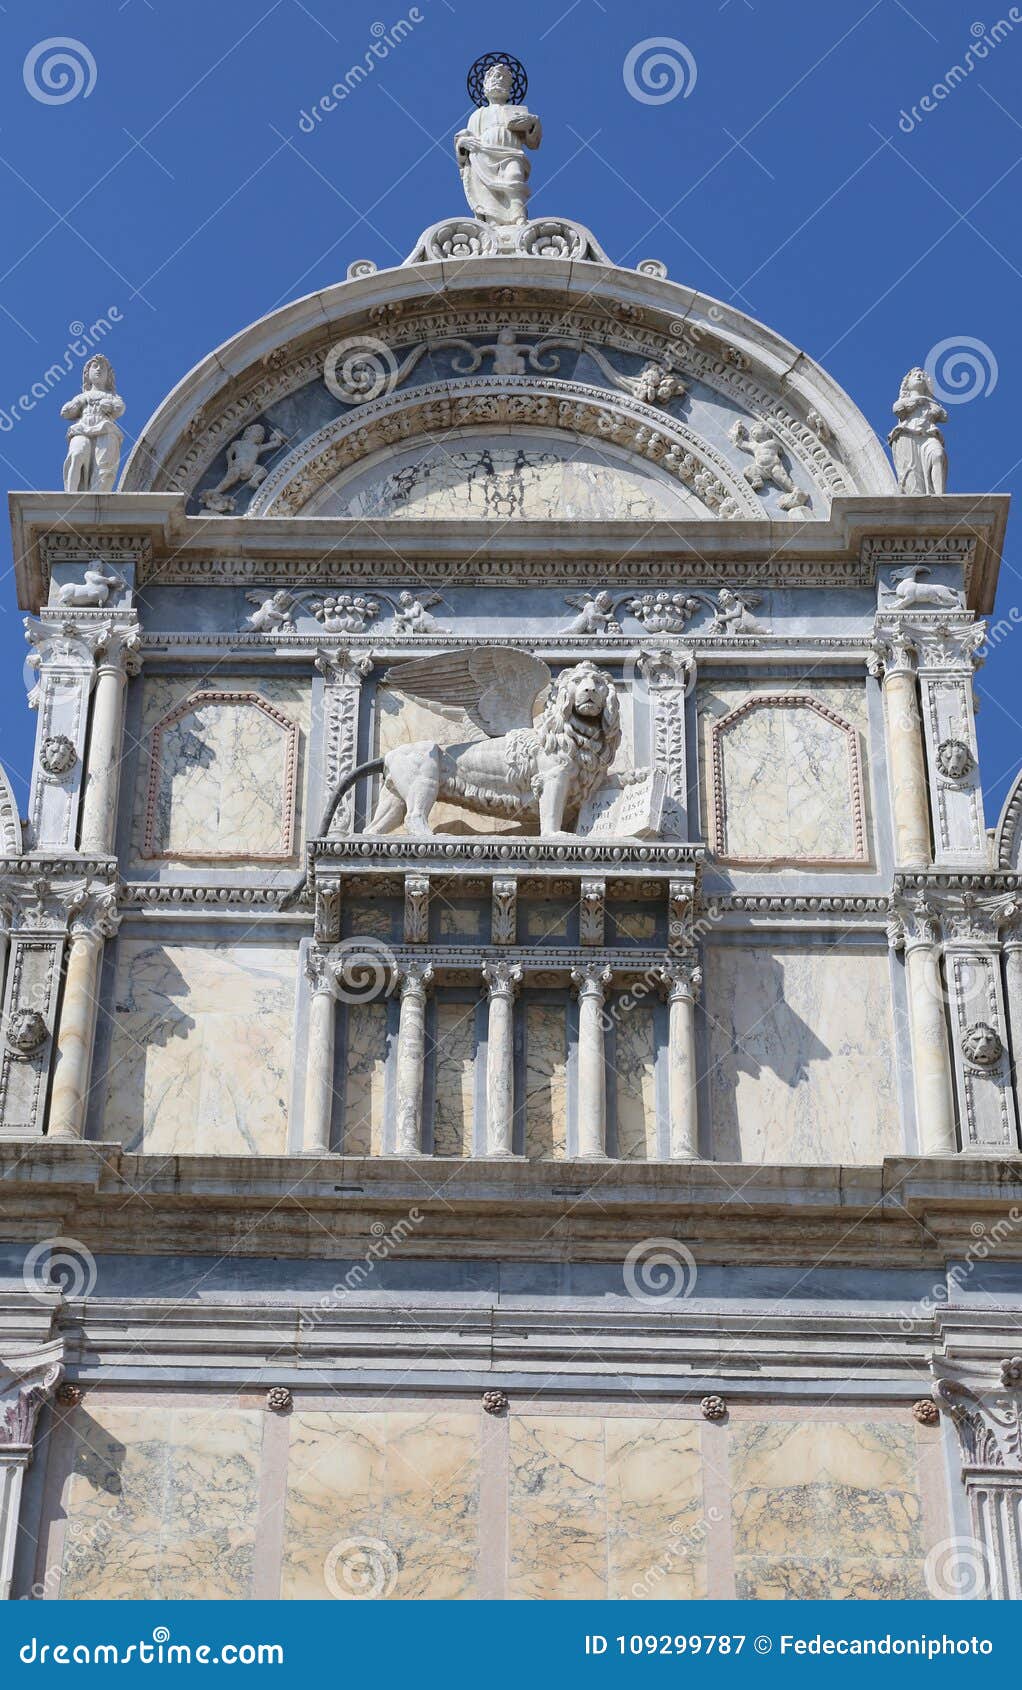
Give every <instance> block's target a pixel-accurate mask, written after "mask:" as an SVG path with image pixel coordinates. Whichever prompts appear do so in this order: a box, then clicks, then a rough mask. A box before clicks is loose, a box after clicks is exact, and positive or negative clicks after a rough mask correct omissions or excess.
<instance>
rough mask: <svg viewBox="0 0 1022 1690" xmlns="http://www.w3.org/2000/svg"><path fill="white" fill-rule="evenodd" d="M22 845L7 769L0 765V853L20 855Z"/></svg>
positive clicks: (18, 818) (19, 820)
mask: <svg viewBox="0 0 1022 1690" xmlns="http://www.w3.org/2000/svg"><path fill="white" fill-rule="evenodd" d="M22 846H23V841H22V832H21V818H20V816H19V815H18V806H17V804H16V803H15V801H14V793H13V791H12V790H11V783H10V781H9V780H8V778H7V771H6V769H4V768H2V767H0V853H2V855H3V856H5V857H20V856H21V852H22Z"/></svg>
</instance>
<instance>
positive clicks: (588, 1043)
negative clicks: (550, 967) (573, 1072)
mask: <svg viewBox="0 0 1022 1690" xmlns="http://www.w3.org/2000/svg"><path fill="white" fill-rule="evenodd" d="M571 978H572V982H573V984H574V986H575V987H576V989H577V991H578V1154H579V1156H580V1157H582V1158H597V1157H601V1156H606V1154H607V1070H606V1060H605V1054H604V1046H603V1004H604V999H605V997H606V992H607V987H608V986H609V985H610V981H611V971H610V969H609V968H608V967H606V966H605V965H601V964H600V963H590V964H589V965H588V966H587V967H585V968H576V969H574V970H573V972H572V976H571Z"/></svg>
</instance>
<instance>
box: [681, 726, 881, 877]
mask: <svg viewBox="0 0 1022 1690" xmlns="http://www.w3.org/2000/svg"><path fill="white" fill-rule="evenodd" d="M768 708H772V709H781V710H793V709H794V710H812V711H814V712H815V713H816V715H818V716H822V717H823V718H824V720H825V721H828V722H832V723H833V724H834V726H835V727H838V728H840V729H841V731H842V732H843V734H844V735H845V739H846V743H847V747H848V797H849V802H850V804H851V808H852V830H853V836H854V840H855V848H854V852H853V854H852V856H850V857H799V858H798V859H797V860H798V861H799V862H817V863H828V864H830V865H832V866H834V867H843V866H848V867H851V866H853V865H855V864H857V863H864V862H867V861H868V853H867V849H866V810H865V803H864V800H863V781H862V759H861V755H860V751H859V736H858V734H857V732H856V730H855V728H854V727H853V726H852V724H851V722H846V721H845V719H844V717H843V716H839V715H838V714H837V711H836V710H830V709H828V707H827V706H826V705H825V704H821V703H820V702H819V700H818V699H815V698H812V697H811V696H810V695H809V694H808V693H795V692H791V693H789V692H775V693H760V694H758V695H757V696H756V697H754V698H749V699H746V701H745V703H744V704H740V705H739V706H738V707H737V709H735V710H732V711H730V712H729V713H728V715H726V716H723V717H721V718H720V720H719V721H716V722H714V723H713V725H712V727H711V729H710V758H711V764H712V783H713V816H712V818H711V819H712V848H713V850H714V852H715V853H716V854H717V855H718V856H720V857H721V858H723V859H724V860H725V861H727V862H743V863H771V862H775V861H776V860H777V859H776V858H775V857H773V856H769V855H768V856H763V857H744V856H743V857H741V858H737V857H731V856H729V855H728V850H727V789H726V784H725V779H724V757H723V744H722V741H723V736H724V734H725V733H727V731H728V730H729V729H730V728H732V727H734V725H735V723H736V722H737V721H738V720H739V719H740V718H741V717H743V716H747V715H750V714H751V713H752V712H753V711H756V710H762V709H768Z"/></svg>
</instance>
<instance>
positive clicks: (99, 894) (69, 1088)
mask: <svg viewBox="0 0 1022 1690" xmlns="http://www.w3.org/2000/svg"><path fill="white" fill-rule="evenodd" d="M69 915H70V921H71V942H70V946H69V949H68V957H67V966H66V969H65V974H64V995H63V999H62V1001H61V1006H60V1021H59V1023H58V1027H57V1040H56V1064H55V1067H54V1074H53V1091H52V1093H51V1096H50V1112H49V1136H50V1138H53V1139H75V1138H81V1136H82V1134H83V1132H84V1130H85V1115H86V1110H87V1106H88V1100H89V1084H90V1079H91V1073H92V1051H93V1045H94V1043H95V1038H96V1016H97V1011H98V1007H99V972H100V964H101V962H102V959H103V943H104V940H105V939H109V938H112V937H113V935H114V934H115V933H116V932H117V928H118V926H119V924H120V919H121V918H120V912H119V911H118V909H117V892H116V888H115V887H113V886H107V887H101V888H100V889H98V890H96V889H94V888H87V889H83V890H82V892H81V894H80V897H79V899H78V900H77V901H76V902H74V903H72V905H71V908H70V910H69Z"/></svg>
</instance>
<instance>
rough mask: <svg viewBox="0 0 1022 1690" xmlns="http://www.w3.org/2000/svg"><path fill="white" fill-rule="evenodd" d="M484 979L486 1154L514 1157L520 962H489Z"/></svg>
mask: <svg viewBox="0 0 1022 1690" xmlns="http://www.w3.org/2000/svg"><path fill="white" fill-rule="evenodd" d="M483 980H484V982H485V984H486V990H487V993H488V995H489V1014H488V1020H487V1029H486V1154H487V1156H510V1155H511V1154H512V1136H513V1132H514V1118H515V1076H514V1055H515V1043H514V1009H515V996H516V994H517V991H518V988H519V986H520V985H521V982H522V970H521V968H520V967H519V966H518V965H517V963H511V962H488V963H487V964H486V965H485V967H484V968H483Z"/></svg>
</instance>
